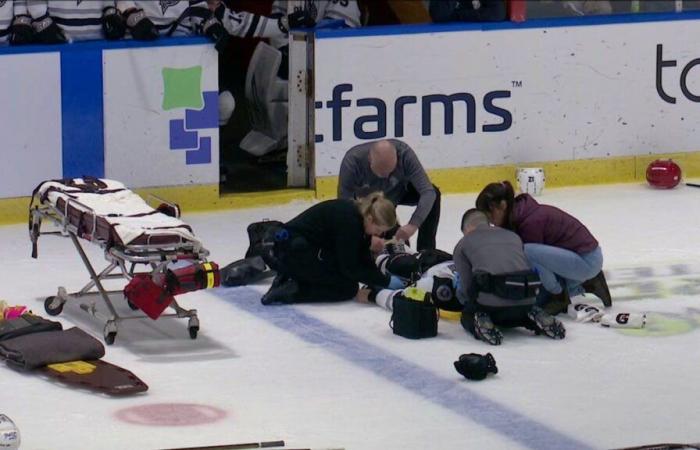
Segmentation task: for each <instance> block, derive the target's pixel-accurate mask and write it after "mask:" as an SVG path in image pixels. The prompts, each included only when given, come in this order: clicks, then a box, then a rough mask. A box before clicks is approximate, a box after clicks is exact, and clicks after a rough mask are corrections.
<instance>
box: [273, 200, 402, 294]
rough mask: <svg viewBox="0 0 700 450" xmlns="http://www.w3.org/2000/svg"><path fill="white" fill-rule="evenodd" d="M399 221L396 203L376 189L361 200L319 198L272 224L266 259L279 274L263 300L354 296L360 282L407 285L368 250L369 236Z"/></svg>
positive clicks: (379, 285) (392, 285)
mask: <svg viewBox="0 0 700 450" xmlns="http://www.w3.org/2000/svg"><path fill="white" fill-rule="evenodd" d="M395 225H396V209H395V207H394V204H393V203H392V202H391V201H389V200H387V199H386V198H384V195H383V194H382V193H381V192H375V193H372V194H370V195H368V196H367V197H364V198H362V199H359V200H346V199H337V200H327V201H324V202H321V203H318V204H316V205H314V206H312V207H311V208H309V209H307V210H306V211H304V212H302V213H301V214H299V215H298V216H297V217H295V218H294V219H292V220H290V221H289V222H287V223H286V224H284V225H283V226H281V227H278V228H276V229H271V230H270V232H268V235H267V237H266V241H267V244H268V245H267V246H266V251H264V252H263V259H265V262H266V263H267V264H268V265H269V266H270V267H271V268H272V269H274V270H276V271H277V276H276V277H275V280H274V281H273V282H272V287H271V288H270V290H269V291H268V292H267V293H266V294H265V295H263V297H262V299H261V301H262V303H263V304H265V305H269V304H280V303H299V302H335V301H342V300H350V299H352V298H353V297H355V294H356V293H357V290H358V284H359V283H364V284H367V285H370V286H376V287H377V288H386V287H390V286H391V287H392V288H393V289H398V288H400V287H403V284H402V283H401V281H400V280H399V279H398V278H391V277H389V276H388V275H384V274H382V273H381V272H380V271H379V269H378V268H377V266H376V265H375V264H374V260H373V259H372V255H371V253H370V242H371V237H372V236H379V235H381V234H382V233H384V232H385V231H387V230H389V229H390V228H392V227H394V226H395Z"/></svg>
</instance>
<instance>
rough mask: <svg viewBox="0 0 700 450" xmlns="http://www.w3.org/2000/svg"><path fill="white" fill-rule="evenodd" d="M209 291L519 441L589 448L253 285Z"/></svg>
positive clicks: (544, 448)
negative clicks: (268, 302)
mask: <svg viewBox="0 0 700 450" xmlns="http://www.w3.org/2000/svg"><path fill="white" fill-rule="evenodd" d="M210 292H211V293H214V294H215V295H216V296H218V297H220V298H222V299H224V300H225V301H226V302H227V303H229V304H231V305H233V306H235V307H237V308H240V309H242V310H245V311H246V312H248V313H250V314H252V315H254V316H256V317H258V318H260V319H263V320H265V321H267V322H269V323H270V324H272V325H274V326H276V327H277V328H280V329H282V330H284V331H286V332H288V333H292V334H294V335H295V336H297V337H298V338H300V339H302V340H304V341H306V342H309V343H312V344H316V345H319V346H320V347H322V348H324V349H326V350H328V351H329V352H331V353H333V354H334V355H336V356H338V357H340V358H343V359H344V360H346V361H348V362H350V363H352V364H354V365H356V366H359V367H362V368H364V369H367V370H369V371H370V372H372V373H374V374H375V375H378V376H380V377H383V378H385V379H386V380H388V381H390V382H392V383H395V384H398V385H400V386H401V387H403V388H405V389H407V390H408V391H410V392H412V393H414V394H416V395H420V396H421V397H423V398H425V399H427V400H429V401H430V402H432V403H435V404H437V405H440V406H442V407H444V408H447V409H449V410H450V411H452V412H454V413H456V414H459V415H460V416H462V417H464V418H467V419H469V420H471V421H474V422H476V423H478V424H480V425H482V426H485V427H487V428H489V429H490V430H491V431H494V432H496V433H498V434H500V435H502V436H505V437H507V438H509V439H511V440H513V441H515V442H517V443H518V444H520V445H522V446H524V447H529V448H532V449H537V450H548V449H552V450H560V449H563V448H565V449H568V450H572V449H591V448H592V447H591V446H589V445H587V444H585V443H583V442H580V441H578V440H576V439H574V438H572V437H569V436H566V435H564V434H562V433H560V432H559V431H556V430H553V429H551V428H549V427H547V426H546V425H544V424H542V423H539V422H537V421H534V420H532V419H530V418H528V417H526V416H524V415H522V414H520V413H518V412H516V411H513V410H512V409H509V408H508V407H506V406H504V405H501V404H499V403H497V402H495V401H493V400H490V399H488V398H486V397H484V396H482V395H480V394H478V393H476V392H473V391H472V390H471V389H469V388H468V387H465V383H464V382H461V380H459V381H458V380H455V379H449V378H445V377H442V376H440V375H437V374H435V373H433V372H430V371H429V370H426V369H424V368H422V367H420V366H418V365H416V364H413V363H411V362H409V361H406V360H404V359H402V358H400V357H398V356H396V355H394V354H392V353H390V352H388V351H386V350H384V349H382V348H381V347H377V346H376V345H373V344H371V343H370V342H367V341H365V340H362V339H360V338H358V337H357V336H353V335H351V334H348V333H346V332H345V331H343V330H340V329H338V328H335V327H333V326H331V325H329V324H327V323H325V322H323V321H321V320H319V319H316V318H314V317H311V316H309V315H307V314H304V313H303V312H301V311H300V310H299V309H297V308H295V307H293V306H263V305H262V304H261V303H260V294H259V293H258V292H256V291H254V290H252V289H249V288H233V289H225V288H220V289H215V290H212V291H210ZM455 373H456V372H455Z"/></svg>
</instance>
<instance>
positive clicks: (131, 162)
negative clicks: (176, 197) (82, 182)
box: [103, 45, 219, 187]
mask: <svg viewBox="0 0 700 450" xmlns="http://www.w3.org/2000/svg"><path fill="white" fill-rule="evenodd" d="M103 64H104V73H103V76H104V140H105V143H104V146H105V176H106V177H108V178H113V179H116V180H119V181H121V182H123V183H125V184H126V185H127V186H129V187H150V186H173V185H184V184H207V183H218V181H219V151H218V149H219V128H218V124H219V122H218V117H219V116H218V114H219V113H218V69H217V54H216V51H215V50H214V48H213V46H211V45H187V46H173V47H155V48H131V49H114V50H107V49H105V50H104V51H103Z"/></svg>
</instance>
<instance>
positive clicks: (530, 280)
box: [358, 209, 566, 345]
mask: <svg viewBox="0 0 700 450" xmlns="http://www.w3.org/2000/svg"><path fill="white" fill-rule="evenodd" d="M462 232H463V234H464V237H463V238H462V239H461V240H460V241H459V243H458V244H457V246H456V247H455V250H454V260H453V261H450V260H446V258H445V257H444V252H441V253H440V254H435V253H430V252H426V253H418V254H408V253H395V254H393V255H392V254H387V255H382V256H380V257H379V258H377V264H378V265H379V266H380V269H381V270H383V271H385V272H386V273H388V274H393V275H399V276H402V277H409V278H413V277H415V275H412V274H416V273H418V274H419V275H420V279H418V281H417V282H416V285H417V286H418V287H419V288H421V289H423V290H425V291H427V292H431V293H432V296H433V298H434V301H435V303H436V304H437V306H438V307H439V308H441V309H444V310H447V311H462V314H461V323H462V326H463V327H464V328H465V329H466V330H467V331H468V332H470V333H471V334H472V335H474V337H475V338H477V339H480V340H482V341H485V342H488V343H489V344H492V345H499V344H500V343H501V341H502V339H503V335H502V333H501V332H500V330H499V329H498V326H503V327H520V326H522V327H525V328H528V329H530V330H533V331H536V332H538V333H544V334H545V335H547V336H548V337H550V338H552V339H563V338H564V336H565V333H566V332H565V330H564V326H563V325H562V324H561V323H560V322H559V321H558V320H557V319H555V318H554V317H552V316H551V315H549V314H548V313H546V312H545V311H544V310H542V309H541V308H540V307H538V306H536V305H535V295H536V291H537V289H538V288H539V280H538V279H537V276H536V275H535V274H534V273H533V272H532V271H531V269H530V266H529V264H528V262H527V260H526V259H525V254H524V253H523V244H522V241H521V240H520V238H519V237H518V235H517V234H515V233H513V232H512V231H509V230H505V229H503V228H499V227H494V226H492V225H491V224H490V223H489V222H488V219H487V217H486V215H485V214H484V213H482V212H480V211H477V210H476V209H471V210H469V211H467V212H466V213H465V214H464V217H463V218H462ZM431 263H432V264H434V265H432V267H430V268H427V267H426V266H427V265H429V264H431ZM426 269H427V270H426ZM401 293H402V290H390V289H383V290H377V289H362V290H361V292H360V293H358V300H359V301H360V302H367V301H370V302H376V303H377V304H378V305H380V306H382V307H384V308H386V309H389V310H391V309H392V306H393V305H392V304H393V299H394V297H395V296H396V295H401Z"/></svg>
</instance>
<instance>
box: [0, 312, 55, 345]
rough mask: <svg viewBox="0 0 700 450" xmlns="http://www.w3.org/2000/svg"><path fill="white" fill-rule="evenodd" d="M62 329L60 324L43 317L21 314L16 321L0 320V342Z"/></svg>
mask: <svg viewBox="0 0 700 450" xmlns="http://www.w3.org/2000/svg"><path fill="white" fill-rule="evenodd" d="M62 328H63V327H62V326H61V323H60V322H54V321H53V320H46V319H44V318H43V317H39V316H34V315H32V314H28V313H27V314H22V315H21V316H20V317H17V318H16V319H10V320H0V341H5V340H7V339H13V338H16V337H19V336H23V335H25V334H31V333H40V332H44V331H54V330H60V329H62Z"/></svg>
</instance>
